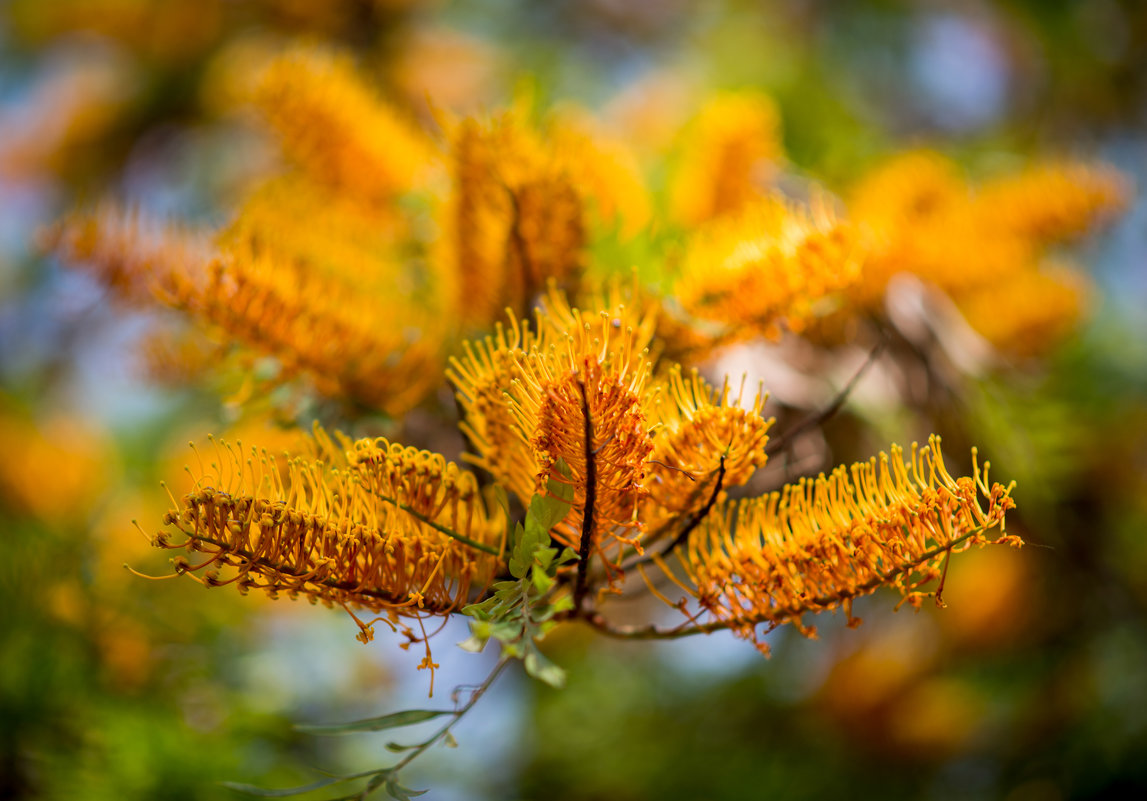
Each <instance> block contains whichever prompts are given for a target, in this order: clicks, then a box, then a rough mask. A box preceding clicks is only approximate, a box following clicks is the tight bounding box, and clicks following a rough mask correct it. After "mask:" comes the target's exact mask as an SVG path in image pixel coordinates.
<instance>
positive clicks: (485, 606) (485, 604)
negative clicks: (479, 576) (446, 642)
mask: <svg viewBox="0 0 1147 801" xmlns="http://www.w3.org/2000/svg"><path fill="white" fill-rule="evenodd" d="M497 603H498V599H497V598H487V599H486V600H485V601H482V602H481V603H477V604H470V605H469V606H464V607H462V614H464V615H469V616H470V617H475V616H477V615H479V614H488V613H489V612H490V611H492V610H493V608H494V606H495V605H496V604H497Z"/></svg>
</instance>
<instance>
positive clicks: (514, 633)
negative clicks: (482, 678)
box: [459, 460, 578, 687]
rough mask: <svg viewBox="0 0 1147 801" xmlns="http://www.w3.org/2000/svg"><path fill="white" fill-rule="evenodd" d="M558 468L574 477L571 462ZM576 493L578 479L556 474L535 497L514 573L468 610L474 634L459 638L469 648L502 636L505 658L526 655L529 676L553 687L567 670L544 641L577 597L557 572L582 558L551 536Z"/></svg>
mask: <svg viewBox="0 0 1147 801" xmlns="http://www.w3.org/2000/svg"><path fill="white" fill-rule="evenodd" d="M557 468H558V472H559V473H560V474H561V475H562V476H563V477H564V478H569V477H570V470H569V467H568V466H567V465H566V464H565V462H563V461H560V460H559V462H558V464H557ZM573 496H574V490H573V485H572V483H568V482H564V481H559V480H557V479H552V478H551V479H550V481H549V483H548V485H547V493H546V494H544V495H543V494H541V493H539V494H536V495H534V497H533V498H531V499H530V505H529V508H528V509H527V510H526V518H525V521H524V522H519V523H516V524H515V525H514V531H513V536H512V537H511V538H510V542H511V543H512V547H511V549H510V558H509V561H508V564H507V567H508V569H509V572H510V576H511V578H509V579H504V580H502V581H497V582H495V583H494V585H493V588H492V589H493V590H494V593H493V595H491V596H490V597H489V598H487V599H486V600H484V601H482V602H481V603H476V604H471V605H469V606H467V607H465V608H464V609H463V610H462V613H463V614H465V615H468V616H470V617H472V618H474V620H473V621H472V622H471V623H470V637H469V638H468V639H466V640H464V641H463V642H461V643H459V645H460V646H461V647H462V648H463V649H465V650H467V651H473V652H478V651H481V650H482V649H483V648H485V647H486V643H488V642H489V641H490V640H492V639H493V640H497V641H498V642H499V643H500V645H501V648H502V656H503V658H508V659H520V660H521V661H522V663H523V665H524V666H525V669H526V672H527V673H528V674H529V675H531V676H533V677H534V678H536V679H539V680H540V681H544V682H545V683H546V684H549V685H551V686H553V687H561V686H562V685H563V684H565V671H563V670H562V669H561V668H560V667H558V666H557V665H555V664H554V663H552V662H551V661H549V659H547V658H546V656H545V655H544V654H543V653H542V652H541V650H540V649H539V648H538V641H539V640H541V639H542V638H543V637H544V636H545V635H546V633H547V632H549V631H550V629H552V628H553V627H554V626H555V625H556V622H557V621H556V617H557V616H558V615H559V614H560V613H562V612H567V611H569V610H571V609H573V598H572V597H571V596H570V595H569V594H568V593H562V592H561V590H560V588H559V585H558V579H557V571H558V568H560V567H562V566H564V565H567V564H569V563H570V562H576V561H577V559H578V555H577V554H576V553H574V551H573V549H571V548H565V549H564V550H562V551H561V553H560V554H559V552H558V549H557V548H555V547H554V546H553V545H552V544H551V540H550V531H551V530H552V529H553V527H554V526H556V525H557V524H558V523H560V522H561V521H562V520H564V519H565V517H566V515H567V514H569V511H570V508H571V505H572V504H573ZM504 498H505V495H504V493H503V494H502V495H501V499H502V500H504Z"/></svg>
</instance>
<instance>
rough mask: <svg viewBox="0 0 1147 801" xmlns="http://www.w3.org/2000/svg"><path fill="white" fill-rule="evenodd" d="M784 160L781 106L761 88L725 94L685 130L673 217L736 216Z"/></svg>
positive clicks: (690, 219) (693, 222)
mask: <svg viewBox="0 0 1147 801" xmlns="http://www.w3.org/2000/svg"><path fill="white" fill-rule="evenodd" d="M783 158H784V150H783V147H782V144H781V136H780V117H779V115H778V113H777V109H776V106H775V105H774V104H773V102H772V101H771V100H770V99H769V98H768V97H766V96H764V95H762V94H759V93H756V92H748V91H743V92H725V93H721V94H718V95H716V96H714V97H713V98H711V99H710V100H709V101H708V102H706V103H705V105H704V106H703V107H702V108H701V110H700V112H699V113H698V115H697V117H696V119H694V120H693V122H692V123H691V124H690V126H689V127H688V128H687V130H686V132H685V136H684V137H683V143H682V156H681V162H680V164H679V165H678V167H677V171H676V174H675V176H674V178H673V184H672V187H671V204H672V209H673V216H674V218H675V219H677V220H678V221H679V222H681V223H683V224H685V225H696V224H698V223H703V222H706V221H708V220H712V219H714V218H716V217H722V216H725V215H729V214H736V213H737V212H740V211H742V210H743V209H744V208H745V207H746V206H748V205H749V204H750V203H751V202H752V201H753V200H755V199H756V198H758V197H759V196H760V195H761V194H762V192H763V191H764V190H765V189H766V188H767V187H768V185H769V183H770V182H771V179H772V177H773V173H774V172H775V170H776V169H777V166H778V164H779V163H780V162H781V160H782V159H783Z"/></svg>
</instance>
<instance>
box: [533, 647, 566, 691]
mask: <svg viewBox="0 0 1147 801" xmlns="http://www.w3.org/2000/svg"><path fill="white" fill-rule="evenodd" d="M523 661H524V663H525V666H526V673H529V674H530V675H531V676H533V677H534V678H535V679H538V680H539V681H544V682H545V683H546V684H548V685H550V686H551V687H554V688H555V689H559V690H560V689H561V688H562V687H564V686H565V683H566V672H565V671H564V670H562V669H561V668H560V667H558V666H557V665H555V664H554V663H553V662H551V661H550V660H548V659H546V657H545V656H544V655H543V654H542V652H541V651H539V650H538V649H537V648H536V647H531V648H530V650H529V652H527V653H526V658H525V659H524V660H523Z"/></svg>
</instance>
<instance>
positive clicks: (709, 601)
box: [661, 437, 1022, 653]
mask: <svg viewBox="0 0 1147 801" xmlns="http://www.w3.org/2000/svg"><path fill="white" fill-rule="evenodd" d="M973 455H974V452H973ZM987 470H988V466H987V464H986V463H985V464H984V466H983V469H982V470H981V469H980V468H978V467H975V468H974V469H973V474H972V476H971V477H963V478H952V476H951V475H950V474H949V473H948V471H947V469H946V468H945V466H944V460H943V456H942V455H941V453H940V441H939V438H938V437H932V438H931V439H930V440H929V444H928V447H926V448H917V447H916V446H915V445H914V446H913V447H912V453H911V457H910V460H909V463H908V464H905V462H904V456H903V453H902V451H901V450H900V449H899V448H897V447H893V448H892V453H891V455H888V454H884V453H882V454H881V455H880V458H879V460H877V459H871V460H869V461H868V462H862V463H859V464H855V465H853V466H852V468H851V469H849V468H845V467H839V468H837V469H836V470H835V471H833V473H832V474H831V475H830V476H828V477H825V476H824V475H823V474H822V475H821V476H820V477H819V478H817V479H816V480H814V481H809V480H801V481H800V482H798V483H796V484H791V485H788V486H786V487H785V488H784V490H783V491H782V492H777V493H772V494H770V495H767V496H764V497H762V498H756V499H751V500H743V501H733V502H725V503H722V504H720V505H719V506H718V508H717V509H716V510H715V511H714V512H713V514H711V515H710V516H709V517H708V518H707V519H706V520H705V521H704V522H703V523H702V524H701V526H700V527H699V528H698V530H697V531H696V532H694V534H693V536H691V537H690V539H689V544H688V550H687V553H686V554H685V555H683V556H682V558H681V563H682V565H683V566H684V569H685V572H686V574H687V575H688V577H689V579H690V580H691V581H692V582H693V585H694V587H695V590H694V591H693V592H694V593H695V595H696V597H697V602H698V604H699V605H700V606H701V608H702V609H703V610H705V611H706V612H708V613H709V614H710V615H711V616H712V618H713V619H714V620H716V621H719V622H720V623H721V624H722V625H726V626H728V627H729V628H731V630H732V631H734V632H735V633H737V634H738V635H739V636H741V637H745V638H748V639H752V640H754V641H755V642H756V643H757V645H758V647H759V648H761V650H762V651H764V652H766V653H767V651H768V648H767V646H766V645H765V644H764V643H763V642H762V641H761V640H760V639H759V636H758V626H759V625H761V624H764V625H765V626H766V629H767V630H771V629H772V628H775V627H776V626H779V625H781V624H784V623H793V624H795V625H796V626H797V627H798V628H800V629H801V630H802V631H803V632H804V633H806V634H808V635H810V636H811V635H813V634H814V633H815V630H814V629H811V628H805V627H804V626H803V625H802V623H801V618H802V616H803V615H805V614H807V613H815V612H821V611H824V610H827V609H835V608H837V607H842V606H843V607H844V609H845V611H846V613H847V614H848V615H849V622H850V624H855V623H856V622H858V621H856V620H854V619H853V618H852V617H851V603H852V600H853V599H854V598H857V597H859V596H861V595H866V594H868V593H871V592H874V591H875V590H876V589H878V588H880V587H885V586H887V587H893V588H895V589H896V590H898V591H899V592H900V593H902V594H903V595H904V597H905V599H906V600H907V601H909V602H910V603H912V604H914V605H919V603H920V602H921V601H922V599H923V598H924V597H926V595H927V593H925V592H924V590H923V588H924V587H926V586H927V585H929V584H930V583H931V582H934V581H937V580H939V581H940V582H941V585H940V586H939V587H938V588H937V589H936V590H935V592H934V594H935V595H936V596H937V600H938V601H939V592H940V590H941V589H942V581H943V574H944V570H945V568H946V564H947V559H948V558H949V556H950V555H951V554H953V553H956V552H959V551H963V550H966V549H967V548H970V547H972V546H973V545H977V546H978V545H985V544H988V543H989V542H996V543H1007V544H1011V545H1017V546H1018V545H1020V544H1022V543H1021V542H1020V540H1019V538H1017V537H1010V536H1007V535H1005V534H1004V533H1003V523H1004V513H1005V512H1006V511H1007V510H1008V509H1011V508H1013V506H1014V502H1013V501H1012V499H1011V497H1010V492H1011V489H1012V488H1011V486H1008V487H1004V486H1002V485H1000V484H992V485H989V484H988V479H987ZM997 526H999V528H1000V535H999V536H998V537H997V538H995V539H991V538H989V536H988V531H989V530H991V529H993V528H995V527H997ZM661 564H662V565H663V566H664V567H665V568H666V569H667V570H668V565H666V564H665V563H664V562H663V561H662V562H661Z"/></svg>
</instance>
